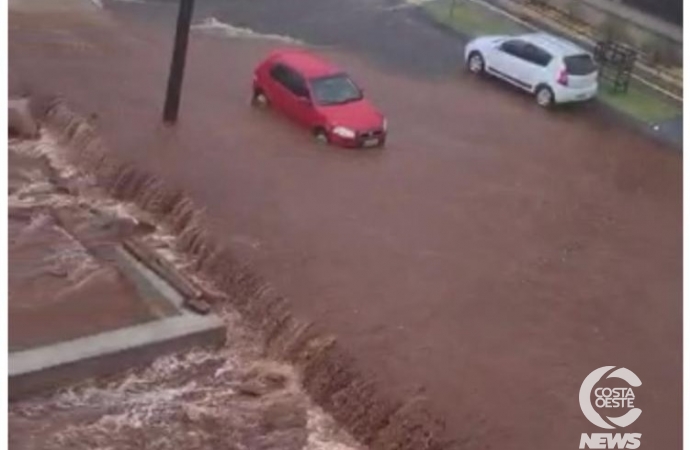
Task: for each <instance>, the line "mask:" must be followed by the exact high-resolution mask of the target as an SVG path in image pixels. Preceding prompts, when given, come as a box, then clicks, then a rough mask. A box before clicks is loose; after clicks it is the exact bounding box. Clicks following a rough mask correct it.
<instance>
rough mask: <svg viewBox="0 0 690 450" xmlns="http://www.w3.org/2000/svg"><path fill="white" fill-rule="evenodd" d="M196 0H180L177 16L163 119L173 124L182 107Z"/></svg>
mask: <svg viewBox="0 0 690 450" xmlns="http://www.w3.org/2000/svg"><path fill="white" fill-rule="evenodd" d="M193 11H194V0H180V12H179V15H178V16H177V31H176V32H175V48H174V49H173V55H172V62H171V63H170V75H168V90H167V92H166V94H165V108H164V109H163V121H164V122H165V123H168V124H173V123H175V122H176V121H177V113H178V111H179V109H180V95H181V91H182V78H183V76H184V62H185V57H186V56H187V41H188V40H189V26H190V25H191V23H192V13H193Z"/></svg>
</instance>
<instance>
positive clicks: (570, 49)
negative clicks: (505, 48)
mask: <svg viewBox="0 0 690 450" xmlns="http://www.w3.org/2000/svg"><path fill="white" fill-rule="evenodd" d="M515 37H516V38H518V39H522V40H524V41H527V42H530V43H532V44H534V45H537V46H539V47H541V48H543V49H544V50H546V51H547V52H549V53H552V54H554V55H561V56H570V55H581V54H583V53H584V54H587V53H588V52H587V51H586V50H584V49H582V48H581V47H578V46H577V45H575V44H573V43H572V42H569V41H566V40H565V39H562V38H559V37H556V36H552V35H550V34H547V33H531V34H523V35H521V36H515Z"/></svg>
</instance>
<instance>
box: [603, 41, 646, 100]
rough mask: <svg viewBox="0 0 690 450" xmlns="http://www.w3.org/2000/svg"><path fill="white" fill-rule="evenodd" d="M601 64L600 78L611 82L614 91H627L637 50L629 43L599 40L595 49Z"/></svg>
mask: <svg viewBox="0 0 690 450" xmlns="http://www.w3.org/2000/svg"><path fill="white" fill-rule="evenodd" d="M594 59H595V60H596V62H597V64H598V65H599V79H601V80H603V81H607V82H608V83H610V87H611V90H613V92H627V91H628V85H629V83H630V76H631V75H632V71H633V67H635V60H636V59H637V52H636V51H635V50H634V49H633V48H630V47H628V46H627V45H624V44H621V43H618V42H613V41H599V42H597V46H596V48H595V49H594Z"/></svg>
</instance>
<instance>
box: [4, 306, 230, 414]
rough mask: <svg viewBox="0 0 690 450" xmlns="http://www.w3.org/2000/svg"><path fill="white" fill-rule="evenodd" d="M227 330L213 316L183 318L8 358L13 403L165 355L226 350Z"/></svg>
mask: <svg viewBox="0 0 690 450" xmlns="http://www.w3.org/2000/svg"><path fill="white" fill-rule="evenodd" d="M224 341H225V326H224V324H223V322H222V320H221V319H219V318H218V317H214V316H203V317H202V316H197V315H193V314H183V315H180V316H176V317H171V318H167V319H162V320H158V321H155V322H150V323H147V324H142V325H135V326H132V327H127V328H122V329H119V330H115V331H109V332H105V333H101V334H97V335H95V336H90V337H84V338H79V339H75V340H72V341H66V342H60V343H58V344H54V345H48V346H44V347H39V348H35V349H30V350H25V351H20V352H15V353H11V354H10V356H9V398H10V401H12V400H17V399H19V398H22V397H24V396H26V395H30V394H35V393H38V392H41V391H45V390H49V389H54V388H56V387H58V386H65V385H68V384H71V383H76V382H79V381H81V380H84V379H87V378H93V377H98V376H105V375H110V374H113V373H116V372H118V371H122V370H123V368H129V367H134V366H138V365H142V364H146V363H149V362H151V361H152V360H153V359H155V358H157V357H159V356H160V355H161V354H164V353H169V352H178V351H182V350H187V349H190V348H192V347H195V346H212V345H222V344H223V343H224Z"/></svg>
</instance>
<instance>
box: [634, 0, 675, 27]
mask: <svg viewBox="0 0 690 450" xmlns="http://www.w3.org/2000/svg"><path fill="white" fill-rule="evenodd" d="M623 3H625V4H626V5H628V6H632V7H633V8H637V9H639V10H640V11H644V12H646V13H647V14H651V15H653V16H657V17H659V18H661V19H664V20H666V21H668V22H671V23H674V24H676V25H680V26H683V0H623Z"/></svg>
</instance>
